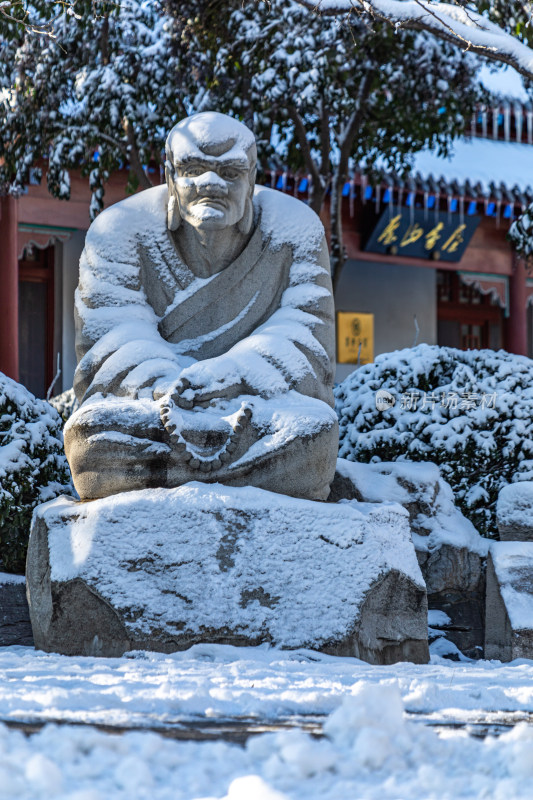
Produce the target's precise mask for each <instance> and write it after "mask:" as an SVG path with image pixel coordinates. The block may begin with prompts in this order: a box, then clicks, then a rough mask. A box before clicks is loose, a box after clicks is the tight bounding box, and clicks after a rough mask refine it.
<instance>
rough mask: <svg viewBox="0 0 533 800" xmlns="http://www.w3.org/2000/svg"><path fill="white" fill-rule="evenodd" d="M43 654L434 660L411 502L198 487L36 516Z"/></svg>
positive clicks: (35, 607) (31, 573) (31, 566)
mask: <svg viewBox="0 0 533 800" xmlns="http://www.w3.org/2000/svg"><path fill="white" fill-rule="evenodd" d="M27 582H28V596H29V602H30V613H31V620H32V626H33V632H34V637H35V644H36V646H37V647H38V648H41V649H43V650H47V651H57V652H60V653H65V654H84V655H107V656H119V655H121V654H122V653H124V652H125V651H127V650H131V649H152V650H159V651H162V652H171V651H174V650H181V649H185V648H187V647H189V646H191V645H192V644H195V643H197V642H220V643H226V644H234V645H257V644H260V643H262V642H270V643H272V644H275V645H279V646H281V647H286V648H296V647H309V648H314V649H317V650H321V651H323V652H327V653H333V654H336V655H349V656H356V657H360V658H363V659H365V660H367V661H370V662H371V663H381V664H383V663H385V664H386V663H392V662H395V661H400V660H402V661H407V660H409V661H415V662H418V663H422V662H426V661H427V660H428V644H427V602H426V592H425V587H424V582H423V579H422V575H421V573H420V568H419V565H418V562H417V558H416V554H415V550H414V547H413V544H412V541H411V534H410V530H409V522H408V516H407V513H406V512H405V511H404V509H402V508H401V507H400V506H398V505H394V504H386V503H383V504H380V505H369V504H359V503H353V502H344V503H339V504H335V505H332V504H328V503H320V502H314V501H309V500H300V499H295V498H290V497H286V496H283V495H279V494H274V493H272V492H268V491H264V490H262V489H256V488H252V487H242V488H230V487H227V486H222V485H220V484H214V485H207V484H202V483H190V484H186V485H185V486H182V487H180V488H177V489H146V490H141V491H135V492H127V493H123V494H120V495H115V496H113V497H109V498H105V499H102V500H95V501H93V502H88V503H79V502H75V501H73V500H72V499H71V498H67V497H63V498H59V499H57V500H54V501H52V502H50V503H46V504H45V505H43V506H41V507H40V508H39V509H38V511H37V512H36V514H35V517H34V524H33V527H32V532H31V536H30V545H29V551H28V563H27Z"/></svg>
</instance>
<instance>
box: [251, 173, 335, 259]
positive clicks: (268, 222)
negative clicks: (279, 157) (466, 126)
mask: <svg viewBox="0 0 533 800" xmlns="http://www.w3.org/2000/svg"><path fill="white" fill-rule="evenodd" d="M254 202H255V203H256V204H257V206H258V207H259V209H260V210H261V223H260V224H261V231H262V233H263V237H264V238H269V239H270V246H271V247H272V249H274V250H275V249H278V248H280V247H283V245H284V244H287V245H290V246H291V247H292V248H293V250H294V254H295V256H296V257H298V258H301V259H303V258H305V257H306V256H310V255H312V254H313V253H316V251H317V250H319V248H320V246H321V244H322V240H323V238H324V226H323V225H322V223H321V221H320V219H319V217H318V216H317V214H315V212H314V211H313V210H312V209H310V208H309V206H307V205H306V204H305V203H302V201H301V200H298V199H297V198H295V197H291V196H290V195H287V194H283V193H282V192H278V191H277V190H276V189H269V188H268V187H266V186H256V187H255V193H254Z"/></svg>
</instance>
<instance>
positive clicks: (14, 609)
mask: <svg viewBox="0 0 533 800" xmlns="http://www.w3.org/2000/svg"><path fill="white" fill-rule="evenodd" d="M13 644H19V645H31V644H33V637H32V633H31V624H30V614H29V611H28V601H27V600H26V581H25V580H24V576H23V575H10V574H9V573H7V572H0V647H6V646H8V645H13Z"/></svg>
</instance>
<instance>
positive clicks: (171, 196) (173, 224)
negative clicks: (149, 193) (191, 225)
mask: <svg viewBox="0 0 533 800" xmlns="http://www.w3.org/2000/svg"><path fill="white" fill-rule="evenodd" d="M165 178H166V182H167V187H168V202H167V228H168V229H169V231H175V230H177V229H178V228H179V226H180V223H181V214H180V205H179V200H178V193H177V191H176V184H175V182H174V168H173V166H172V164H171V163H170V162H169V161H166V162H165Z"/></svg>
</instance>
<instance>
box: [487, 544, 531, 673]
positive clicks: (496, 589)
mask: <svg viewBox="0 0 533 800" xmlns="http://www.w3.org/2000/svg"><path fill="white" fill-rule="evenodd" d="M485 658H494V659H498V660H499V661H513V659H515V658H533V542H495V543H494V544H493V545H491V548H490V554H489V558H488V562H487V617H486V623H485Z"/></svg>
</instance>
